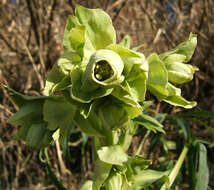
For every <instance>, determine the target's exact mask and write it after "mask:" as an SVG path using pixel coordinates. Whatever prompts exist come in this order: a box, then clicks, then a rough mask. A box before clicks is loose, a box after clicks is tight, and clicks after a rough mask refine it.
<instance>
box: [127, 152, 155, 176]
mask: <svg viewBox="0 0 214 190" xmlns="http://www.w3.org/2000/svg"><path fill="white" fill-rule="evenodd" d="M151 164H152V161H150V160H145V159H143V157H141V156H139V155H137V156H135V157H131V158H130V159H129V161H128V162H127V165H128V166H129V167H131V169H132V171H133V175H134V174H138V173H139V172H141V171H142V170H145V169H146V168H148V166H149V165H151Z"/></svg>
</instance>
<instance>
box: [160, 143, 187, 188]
mask: <svg viewBox="0 0 214 190" xmlns="http://www.w3.org/2000/svg"><path fill="white" fill-rule="evenodd" d="M187 152H188V147H187V146H184V148H183V150H182V152H181V155H180V156H179V158H178V161H177V163H176V164H175V166H174V168H173V169H172V171H171V173H170V174H169V181H167V182H165V183H164V184H163V186H162V187H161V189H160V190H167V189H168V188H170V187H171V185H172V184H173V182H174V180H175V178H176V176H177V175H178V173H179V171H180V169H181V166H182V164H183V162H184V159H185V157H186V154H187Z"/></svg>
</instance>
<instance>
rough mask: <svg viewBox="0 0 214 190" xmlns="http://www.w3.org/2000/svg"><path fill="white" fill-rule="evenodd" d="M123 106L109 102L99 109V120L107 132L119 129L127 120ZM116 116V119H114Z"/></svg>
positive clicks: (117, 102)
mask: <svg viewBox="0 0 214 190" xmlns="http://www.w3.org/2000/svg"><path fill="white" fill-rule="evenodd" d="M124 107H125V106H123V104H121V103H120V102H119V101H114V100H109V101H106V102H104V104H103V105H100V107H99V118H100V119H101V121H102V125H103V127H105V128H106V129H109V130H113V129H117V128H121V126H123V125H124V124H125V123H127V122H128V120H129V115H128V113H127V112H126V110H125V108H124ZM115 116H116V117H115Z"/></svg>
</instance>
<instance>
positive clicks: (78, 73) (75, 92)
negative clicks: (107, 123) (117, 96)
mask: <svg viewBox="0 0 214 190" xmlns="http://www.w3.org/2000/svg"><path fill="white" fill-rule="evenodd" d="M123 68H124V65H123V61H122V59H121V58H120V56H119V55H118V54H117V53H115V52H114V51H111V50H105V49H102V50H98V51H96V52H95V53H94V54H92V56H91V57H90V60H89V63H88V64H87V66H86V69H81V68H79V67H78V68H77V69H74V70H73V71H72V73H71V80H72V88H71V96H72V98H73V99H75V100H77V101H80V102H83V103H88V102H90V101H91V100H93V99H95V98H100V97H104V96H107V95H109V94H110V93H111V92H112V91H113V88H114V86H116V85H119V84H120V83H121V82H122V81H123V80H124V76H123V75H122V72H123Z"/></svg>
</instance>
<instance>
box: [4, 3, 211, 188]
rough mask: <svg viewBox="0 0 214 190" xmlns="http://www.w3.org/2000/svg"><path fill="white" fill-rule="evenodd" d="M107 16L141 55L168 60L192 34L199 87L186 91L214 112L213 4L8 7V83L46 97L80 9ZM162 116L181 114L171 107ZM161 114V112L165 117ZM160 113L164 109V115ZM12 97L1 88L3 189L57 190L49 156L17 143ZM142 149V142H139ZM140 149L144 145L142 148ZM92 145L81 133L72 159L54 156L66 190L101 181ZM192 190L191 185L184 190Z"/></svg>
mask: <svg viewBox="0 0 214 190" xmlns="http://www.w3.org/2000/svg"><path fill="white" fill-rule="evenodd" d="M76 3H77V4H80V5H83V6H85V7H88V8H101V9H103V10H104V11H106V12H107V13H108V14H109V15H110V16H111V18H112V21H113V25H114V27H115V29H116V32H117V42H120V41H121V39H122V38H123V37H124V36H125V35H126V34H128V35H130V36H131V38H132V40H133V41H132V46H133V47H134V46H137V45H140V44H143V46H142V48H141V51H142V52H143V53H144V54H145V55H146V56H148V55H149V54H150V53H152V52H157V53H163V52H165V51H167V50H170V49H172V48H174V47H175V46H176V45H177V44H179V43H180V42H183V41H185V40H186V39H187V38H188V36H189V34H190V33H191V32H192V33H194V34H197V36H198V46H197V48H196V52H195V54H194V56H193V58H192V60H191V63H190V64H192V65H196V66H197V67H198V68H199V69H200V71H199V72H196V74H195V77H194V79H193V81H191V82H190V83H188V84H186V85H182V93H183V96H184V97H185V98H187V99H188V100H195V101H197V102H198V106H197V107H196V108H195V110H210V111H214V82H213V79H214V1H213V0H102V1H101V0H100V1H99V0H45V1H43V0H0V80H1V82H2V83H4V84H7V85H8V86H10V87H11V88H13V89H15V90H17V91H19V92H21V93H25V94H28V95H33V96H38V95H41V94H42V93H41V92H42V90H43V88H44V81H45V77H46V75H47V73H48V71H49V70H50V69H51V68H52V66H53V65H54V63H55V62H56V60H57V59H58V58H59V56H60V55H61V54H62V53H63V47H62V38H63V33H64V27H65V23H66V18H67V17H68V15H74V9H75V4H76ZM156 105H157V107H154V109H155V110H158V112H167V113H172V112H178V111H182V109H180V108H173V107H172V106H168V105H166V104H164V103H157V104H156ZM157 108H158V109H157ZM159 108H160V109H159ZM17 109H18V108H17V106H16V105H14V104H13V102H12V101H11V99H10V98H9V97H8V95H7V94H6V92H5V90H4V89H3V88H2V87H1V88H0V189H3V190H4V189H5V190H6V189H7V190H9V189H11V190H25V189H32V190H42V189H44V190H48V189H57V188H55V187H54V185H53V183H52V182H51V180H50V178H49V177H48V174H47V172H45V171H46V170H44V168H45V166H44V164H43V163H42V162H41V160H42V158H41V157H42V153H41V152H40V153H39V152H38V151H37V152H36V151H31V150H30V149H28V148H27V147H26V146H25V144H24V142H17V141H14V140H13V137H14V136H15V134H16V132H17V129H18V127H14V126H11V125H9V124H7V120H8V118H9V117H10V116H11V115H12V114H13V113H14V112H16V111H17ZM206 123H207V124H208V125H210V126H213V123H214V120H213V119H209V120H206ZM191 129H192V130H193V132H194V133H195V134H196V135H198V136H200V137H202V138H207V137H208V138H212V139H213V136H211V134H210V133H209V131H208V130H207V129H206V128H204V127H203V126H200V125H199V124H198V125H195V124H192V125H191ZM134 140H136V141H137V138H136V139H134ZM137 142H138V141H137ZM90 143H91V141H90V139H88V138H87V137H85V136H84V135H83V134H81V133H80V132H79V131H78V129H77V130H75V131H74V132H73V133H72V134H71V140H70V141H69V144H68V145H69V155H70V157H69V159H67V157H66V156H65V154H64V153H62V151H63V150H61V149H60V148H59V147H58V146H55V145H53V146H51V147H50V148H49V150H48V151H49V157H50V161H51V163H52V170H53V171H54V173H55V175H56V177H58V178H59V179H60V180H61V181H62V182H63V184H64V185H65V187H66V188H68V189H69V190H70V189H71V190H76V189H78V188H79V186H80V185H81V184H82V183H83V181H84V180H86V179H91V178H92V177H93V165H92V164H91V149H90ZM134 143H135V141H134V142H133V146H132V147H133V148H134ZM208 159H209V160H210V164H209V168H210V179H212V180H213V179H214V165H213V164H212V163H213V160H214V151H213V149H209V150H208ZM185 188H186V189H188V182H187V184H186V186H185V187H184V189H185ZM209 188H210V189H213V184H212V183H211V184H210V187H209Z"/></svg>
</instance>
